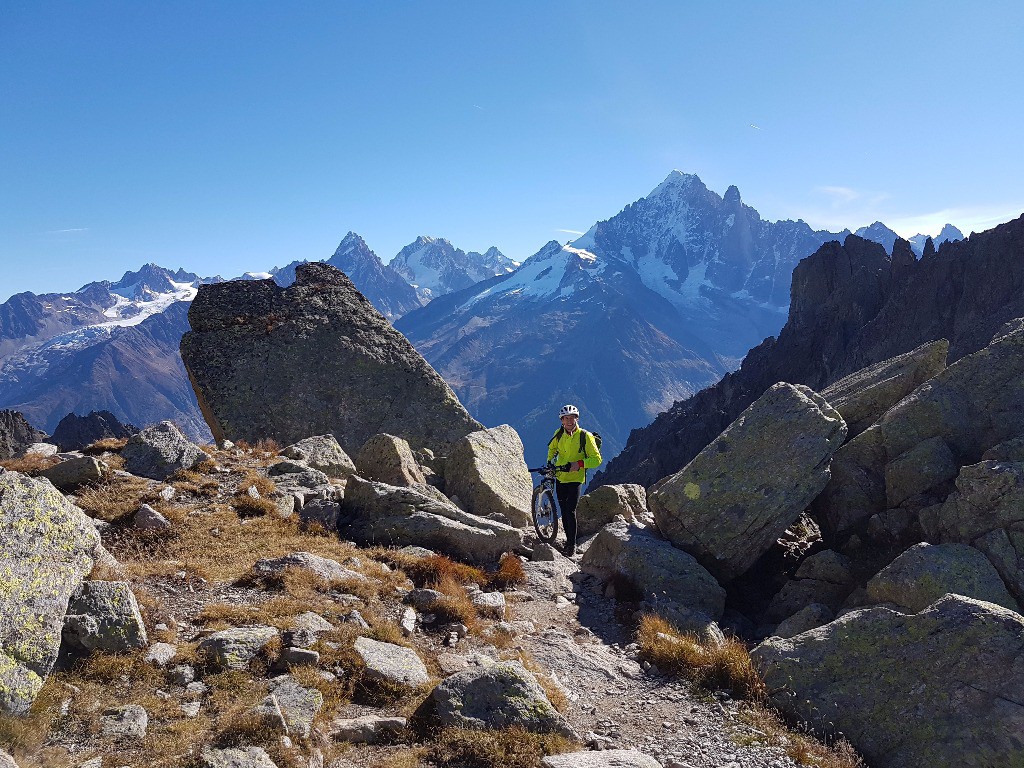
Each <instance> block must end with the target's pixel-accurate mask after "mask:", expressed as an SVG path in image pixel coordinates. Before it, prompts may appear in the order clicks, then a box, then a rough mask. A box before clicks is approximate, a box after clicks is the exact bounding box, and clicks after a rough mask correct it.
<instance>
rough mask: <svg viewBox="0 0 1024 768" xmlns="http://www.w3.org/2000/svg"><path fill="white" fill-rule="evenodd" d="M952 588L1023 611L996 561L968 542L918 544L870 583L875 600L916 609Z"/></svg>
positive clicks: (868, 590)
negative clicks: (995, 563)
mask: <svg viewBox="0 0 1024 768" xmlns="http://www.w3.org/2000/svg"><path fill="white" fill-rule="evenodd" d="M950 592H952V593H954V594H957V595H964V596H965V597H973V598H974V599H975V600H984V601H986V602H989V603H995V604H996V605H1001V606H1003V607H1004V608H1009V609H1010V610H1011V611H1017V613H1020V612H1021V610H1020V606H1019V605H1017V601H1016V600H1014V599H1013V598H1012V597H1010V593H1009V592H1007V591H1006V585H1005V584H1003V581H1002V579H1000V578H999V574H998V573H997V572H996V569H995V568H994V567H993V566H992V563H990V562H989V561H988V559H987V558H986V557H985V555H983V554H982V553H981V552H979V551H978V550H976V549H975V548H974V547H969V546H967V545H966V544H926V543H921V544H915V545H914V546H913V547H911V548H910V549H908V550H907V551H906V552H904V553H903V554H902V555H900V556H899V557H897V558H896V559H895V560H893V561H892V562H891V563H889V565H887V566H886V567H885V568H883V569H882V570H881V571H879V572H878V573H877V574H875V575H874V576H873V577H872V578H871V580H870V581H868V585H867V593H868V599H869V600H870V601H871V602H872V603H893V604H894V605H898V606H900V607H902V608H906V609H907V610H909V611H912V612H914V613H916V612H917V611H920V610H923V609H925V608H926V607H928V606H929V605H931V604H932V603H934V602H935V601H936V600H938V599H939V598H940V597H942V596H943V595H945V594H947V593H950Z"/></svg>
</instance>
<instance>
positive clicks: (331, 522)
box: [299, 499, 341, 531]
mask: <svg viewBox="0 0 1024 768" xmlns="http://www.w3.org/2000/svg"><path fill="white" fill-rule="evenodd" d="M340 514H341V505H340V504H339V503H338V502H336V501H329V500H327V499H313V500H312V501H310V502H308V503H306V504H303V505H302V508H301V509H300V510H299V519H300V520H301V521H302V522H303V523H305V524H306V525H310V524H311V523H316V524H317V525H321V526H323V527H324V529H325V530H328V531H333V530H335V529H336V528H337V527H338V516H339V515H340Z"/></svg>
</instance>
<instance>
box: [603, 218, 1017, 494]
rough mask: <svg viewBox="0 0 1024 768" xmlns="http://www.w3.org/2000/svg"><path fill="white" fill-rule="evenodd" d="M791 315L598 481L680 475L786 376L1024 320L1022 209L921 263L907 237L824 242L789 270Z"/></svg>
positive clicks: (976, 336) (956, 345)
mask: <svg viewBox="0 0 1024 768" xmlns="http://www.w3.org/2000/svg"><path fill="white" fill-rule="evenodd" d="M792 295H793V301H792V304H791V306H790V311H789V319H788V321H787V323H786V325H785V327H784V328H783V329H782V331H781V332H780V333H779V335H778V338H775V337H772V338H768V339H766V340H765V341H764V342H763V343H762V344H760V345H759V346H758V347H756V348H755V349H752V350H751V351H750V354H749V355H747V357H746V358H745V359H744V361H743V364H742V366H741V367H740V369H739V370H738V371H735V372H733V373H730V374H728V375H726V376H725V377H724V378H723V379H722V380H721V381H720V382H718V383H717V384H715V385H713V386H711V387H709V388H707V389H705V390H703V391H701V392H699V393H698V394H696V395H694V396H693V397H690V398H688V399H687V400H684V401H680V402H677V403H675V404H674V405H673V406H672V408H670V409H669V410H668V411H666V412H665V413H662V414H661V415H659V416H658V418H657V419H655V420H654V422H653V423H652V424H650V425H649V426H647V427H644V428H643V429H636V430H634V431H633V432H632V433H631V434H630V436H629V440H628V442H627V444H626V448H625V449H624V450H623V452H622V453H621V454H620V455H619V456H617V457H616V458H615V459H614V460H613V461H612V462H611V463H610V464H609V465H608V467H607V469H606V470H605V471H604V472H602V473H599V474H598V476H597V477H595V480H594V482H595V483H596V484H609V483H619V482H636V483H641V484H644V485H647V486H650V485H652V484H653V483H655V482H657V481H658V480H660V479H661V478H662V477H665V476H666V475H668V474H671V473H672V472H675V471H677V470H679V469H680V468H681V467H683V466H684V465H685V464H686V463H687V462H688V461H689V460H690V459H692V458H693V457H694V456H695V455H696V454H697V453H698V452H699V451H700V450H701V449H702V448H704V447H705V446H706V445H707V444H708V443H710V442H711V441H712V440H713V439H714V438H715V437H716V436H717V435H718V434H720V433H721V431H722V430H724V429H725V428H726V427H727V426H728V425H729V424H730V423H731V422H732V421H733V420H734V419H735V418H736V416H738V415H739V414H740V413H741V412H742V411H743V409H744V408H746V407H747V406H748V405H749V404H750V403H752V402H753V401H754V400H755V399H757V398H758V397H759V396H760V395H761V394H763V393H764V392H765V391H766V390H767V389H768V387H770V386H772V385H773V384H775V383H776V382H778V381H787V382H790V383H793V384H806V385H807V386H810V387H811V388H813V389H816V390H820V389H823V388H824V387H825V386H827V385H828V384H830V383H832V382H834V381H836V380H838V379H840V378H842V377H843V376H845V375H847V374H849V373H852V372H854V371H856V370H859V369H861V368H864V367H866V366H868V365H871V364H873V363H876V362H879V361H882V360H886V359H888V358H891V357H894V356H896V355H898V354H901V353H903V352H907V351H909V350H911V349H914V348H915V347H917V346H919V345H921V344H923V343H925V342H928V341H934V340H936V339H940V338H946V339H948V340H949V342H950V349H949V362H951V363H952V362H954V361H955V360H957V359H959V358H960V357H963V356H964V355H966V354H970V353H971V352H975V351H977V350H979V349H981V348H982V347H983V346H985V345H986V344H987V343H988V342H989V340H990V339H991V338H992V336H993V334H994V333H995V332H996V331H998V330H999V328H1000V327H1001V326H1002V325H1003V324H1004V323H1005V322H1007V321H1009V320H1012V319H1014V318H1017V317H1022V316H1024V216H1022V217H1020V218H1018V219H1015V220H1014V221H1011V222H1008V223H1006V224H1002V225H1000V226H998V227H995V228H994V229H991V230H988V231H986V232H982V233H980V234H973V235H971V237H969V238H967V239H966V240H960V241H952V240H947V241H945V242H943V243H942V245H941V246H940V247H939V249H938V250H937V251H926V253H925V256H924V257H923V258H921V259H915V258H914V254H913V252H912V251H911V248H910V244H909V243H908V242H907V241H905V240H897V241H896V243H895V245H894V253H893V255H892V256H889V255H888V254H886V253H885V250H884V248H883V247H881V246H879V245H878V244H875V243H872V242H869V241H867V240H864V239H862V238H860V237H857V236H851V237H848V238H846V240H845V242H844V243H843V244H842V245H840V244H839V243H827V244H825V245H823V246H822V247H821V248H820V249H819V250H818V251H817V252H815V253H814V254H813V255H812V256H810V257H808V258H807V259H805V260H803V261H802V262H801V263H800V264H799V265H798V266H797V268H796V269H795V270H794V272H793V288H792Z"/></svg>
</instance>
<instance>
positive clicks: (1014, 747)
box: [751, 595, 1024, 768]
mask: <svg viewBox="0 0 1024 768" xmlns="http://www.w3.org/2000/svg"><path fill="white" fill-rule="evenodd" d="M751 656H752V658H753V659H754V661H755V664H756V665H757V667H758V668H759V670H760V671H761V673H762V675H763V677H764V680H765V683H766V684H767V686H768V688H769V690H771V691H772V692H773V693H772V696H771V698H772V702H773V703H774V704H775V705H777V706H779V707H781V708H782V709H783V710H785V711H786V712H787V713H789V714H790V715H791V716H793V717H796V718H797V719H799V720H800V721H805V722H809V723H810V724H812V726H814V727H816V728H828V729H829V730H831V729H836V730H838V731H841V732H842V733H843V734H844V735H845V736H846V738H848V739H849V740H850V742H851V743H852V744H853V746H854V747H855V748H856V749H857V750H858V751H859V752H860V753H861V754H862V755H864V757H865V758H866V760H867V762H868V763H869V764H870V765H872V766H878V768H912V767H914V766H921V765H934V766H940V765H941V766H945V765H949V766H953V765H956V766H992V767H993V768H995V767H996V766H998V767H999V768H1003V767H1005V768H1010V766H1015V765H1018V764H1020V763H1021V762H1022V761H1024V743H1022V742H1021V740H1020V728H1021V722H1022V717H1024V715H1022V713H1021V709H1022V708H1021V704H1020V703H1019V702H1020V696H1019V691H1020V689H1021V686H1022V685H1024V661H1022V660H1024V617H1022V616H1020V615H1019V614H1017V613H1015V612H1013V611H1009V610H1007V609H1005V608H1001V607H999V606H996V605H993V604H992V603H984V602H980V601H977V600H972V599H970V598H967V597H962V596H959V595H946V596H945V597H943V598H941V599H940V600H938V601H937V602H935V603H933V604H932V605H931V606H929V607H928V608H926V609H925V610H923V611H920V612H919V613H917V614H901V613H897V612H895V611H892V610H889V609H887V608H881V607H879V608H868V609H862V610H858V611H853V612H851V613H848V614H846V615H845V616H842V617H840V618H838V619H836V620H835V621H833V622H831V623H830V624H826V625H825V626H823V627H819V628H817V629H813V630H810V631H808V632H804V633H802V634H800V635H797V636H796V637H793V638H790V639H782V638H770V639H769V640H767V641H765V642H764V643H762V644H761V645H759V646H758V647H757V648H755V649H754V650H753V652H752V653H751ZM979 659H984V663H979Z"/></svg>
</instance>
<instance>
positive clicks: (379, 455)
mask: <svg viewBox="0 0 1024 768" xmlns="http://www.w3.org/2000/svg"><path fill="white" fill-rule="evenodd" d="M356 466H357V467H358V468H359V474H360V476H362V477H365V478H367V479H369V480H376V481H377V482H379V483H387V484H388V485H399V486H410V485H425V484H426V482H427V479H426V478H425V477H424V476H423V471H422V470H421V469H420V465H419V464H417V463H416V457H415V456H413V455H412V448H410V447H409V442H408V441H407V440H405V439H404V438H401V437H396V436H395V435H388V434H384V433H381V434H378V435H374V436H373V437H371V438H370V439H369V440H367V441H366V442H365V443H364V444H363V447H362V448H360V449H359V454H358V455H357V456H356Z"/></svg>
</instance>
